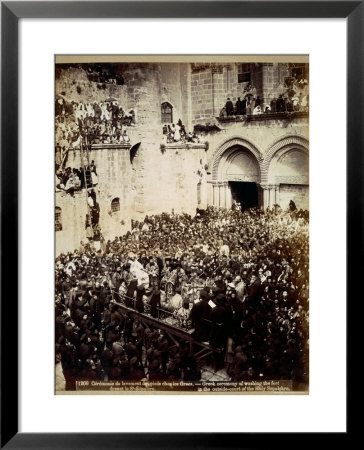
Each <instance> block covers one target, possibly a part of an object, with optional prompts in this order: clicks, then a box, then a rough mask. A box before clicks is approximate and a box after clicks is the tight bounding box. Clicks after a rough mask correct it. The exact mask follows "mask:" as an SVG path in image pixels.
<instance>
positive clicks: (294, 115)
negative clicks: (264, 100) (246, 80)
mask: <svg viewBox="0 0 364 450" xmlns="http://www.w3.org/2000/svg"><path fill="white" fill-rule="evenodd" d="M308 116H309V113H308V111H284V112H275V113H263V114H249V115H246V116H220V117H216V120H218V121H219V122H220V123H236V122H260V121H267V120H289V121H290V120H294V119H301V118H302V119H303V118H308Z"/></svg>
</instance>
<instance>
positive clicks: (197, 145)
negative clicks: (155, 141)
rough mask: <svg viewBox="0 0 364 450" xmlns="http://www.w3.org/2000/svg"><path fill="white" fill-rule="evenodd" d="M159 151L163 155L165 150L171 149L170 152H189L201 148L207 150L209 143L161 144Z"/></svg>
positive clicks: (180, 142)
mask: <svg viewBox="0 0 364 450" xmlns="http://www.w3.org/2000/svg"><path fill="white" fill-rule="evenodd" d="M160 147H161V151H162V153H164V152H165V151H166V150H167V149H171V150H191V149H196V148H202V149H204V150H208V148H209V143H208V142H207V141H206V142H200V143H197V142H182V141H179V142H169V143H164V142H163V143H162V144H161V146H160Z"/></svg>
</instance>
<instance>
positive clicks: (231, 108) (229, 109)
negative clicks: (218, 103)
mask: <svg viewBox="0 0 364 450" xmlns="http://www.w3.org/2000/svg"><path fill="white" fill-rule="evenodd" d="M225 109H226V114H227V115H228V116H232V115H233V114H234V105H233V102H232V101H231V100H230V98H228V99H227V102H226V104H225Z"/></svg>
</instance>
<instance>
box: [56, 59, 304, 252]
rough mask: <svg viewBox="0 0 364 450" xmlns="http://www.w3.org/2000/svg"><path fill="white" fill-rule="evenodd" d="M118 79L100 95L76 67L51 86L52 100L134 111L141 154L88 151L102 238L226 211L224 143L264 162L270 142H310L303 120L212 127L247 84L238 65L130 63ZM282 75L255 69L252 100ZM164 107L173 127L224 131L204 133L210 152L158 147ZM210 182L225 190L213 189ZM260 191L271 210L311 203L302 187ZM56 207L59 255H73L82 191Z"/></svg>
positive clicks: (81, 235)
mask: <svg viewBox="0 0 364 450" xmlns="http://www.w3.org/2000/svg"><path fill="white" fill-rule="evenodd" d="M273 69H274V70H273ZM122 74H123V78H124V81H125V84H124V85H114V84H110V83H105V89H103V88H101V89H100V83H96V82H93V81H89V80H88V77H87V74H86V72H85V71H84V70H82V69H80V68H72V69H64V70H62V71H61V74H60V77H59V78H58V79H57V80H56V93H58V94H59V93H63V95H65V96H66V98H68V99H71V100H74V101H83V102H93V101H104V100H105V99H106V98H107V97H108V96H113V97H115V98H117V99H118V101H119V104H120V105H121V106H123V108H124V109H125V110H130V109H133V110H134V111H135V115H136V123H135V126H131V127H128V135H129V137H130V144H131V147H132V148H134V149H136V147H138V148H137V150H136V151H135V152H133V154H134V157H133V158H132V159H131V156H130V148H128V147H125V146H122V145H116V146H115V145H106V144H103V145H99V146H93V147H92V149H91V151H90V160H94V161H95V164H96V167H97V172H98V178H99V184H98V186H97V188H96V194H97V198H98V201H99V203H100V226H101V230H102V233H103V235H104V237H105V238H106V239H113V238H114V237H115V236H118V235H120V234H122V233H124V232H125V231H127V230H128V229H129V228H130V220H131V219H142V218H143V217H144V216H145V215H146V214H149V215H151V214H159V213H161V212H164V211H166V212H170V211H172V210H174V211H175V212H176V213H177V212H187V213H189V214H194V213H195V211H196V207H197V206H198V207H200V208H205V207H206V206H207V205H208V204H214V201H216V198H218V199H219V202H221V205H222V206H224V207H230V206H231V198H230V197H231V196H229V187H228V185H227V183H226V180H225V182H224V181H223V180H216V179H213V174H212V172H213V165H214V163H215V162H216V160H217V159H218V156H219V152H221V149H222V148H225V147H224V145H225V146H226V149H227V148H228V145H229V144H228V143H229V142H234V140H238V141H239V143H240V144H241V145H243V146H244V148H247V149H248V151H251V152H253V153H252V154H254V155H255V157H257V158H258V159H259V158H261V159H264V158H265V157H266V155H267V154H268V152H269V151H270V149H271V148H272V146H273V145H274V143H275V142H277V141H279V140H281V139H284V138H285V137H290V136H295V137H302V138H304V139H308V117H297V118H293V119H287V118H274V117H270V118H269V119H264V120H254V121H251V122H248V121H239V122H238V121H217V120H216V116H218V114H219V112H220V109H221V108H222V107H223V106H224V105H225V102H226V97H227V96H230V97H231V98H232V100H233V101H236V99H237V97H238V96H241V95H242V90H243V88H244V86H243V85H244V83H238V65H237V64H230V65H219V66H216V65H215V67H213V68H212V67H211V66H209V67H208V68H206V67H200V68H196V67H195V68H194V69H193V70H191V65H190V64H165V63H163V64H134V63H133V64H125V65H124V66H123V72H122ZM284 76H286V73H284V71H283V69H282V71H281V72H277V70H276V68H274V67H273V66H270V65H258V66H256V70H255V71H254V72H252V77H253V83H254V85H255V86H256V87H257V95H261V96H263V95H264V96H269V95H271V93H272V89H273V87H274V86H275V84H276V82H277V77H278V80H279V79H281V78H282V77H284ZM78 86H79V87H80V88H81V89H77V87H78ZM165 101H168V102H169V103H171V104H172V106H173V121H174V122H175V123H176V122H177V121H178V119H179V118H180V119H181V120H182V122H183V123H184V124H185V125H186V128H187V130H191V129H192V125H193V124H197V123H200V124H205V123H206V122H208V121H210V120H211V123H212V122H213V121H214V122H215V123H217V124H218V126H219V127H220V130H221V131H217V132H209V133H202V134H201V136H200V137H201V142H205V141H207V142H208V145H207V146H205V145H196V144H188V145H187V144H185V145H182V144H171V145H170V144H167V145H166V144H163V142H164V141H163V135H162V126H163V124H162V119H161V103H162V102H165ZM254 152H255V153H254ZM221 156H222V155H220V157H221ZM66 165H67V166H70V167H78V168H79V167H80V166H81V159H80V152H79V150H75V151H71V152H70V153H69V158H68V161H67V163H66ZM237 167H240V166H239V164H237ZM227 173H228V174H229V173H230V172H227ZM215 181H221V182H222V184H221V185H218V186H215V188H213V186H212V182H215ZM261 181H262V180H261ZM265 181H267V180H265ZM282 184H283V183H282ZM286 184H287V183H286ZM198 185H199V187H198ZM288 185H289V183H288ZM295 186H297V185H295ZM295 189H296V190H295ZM198 190H199V194H198ZM265 191H266V193H265V194H264V195H265V197H264V198H268V199H269V200H268V202H269V203H272V202H273V201H275V200H277V199H278V198H279V199H281V201H282V202H286V201H287V198H288V196H289V195H293V194H294V195H295V198H297V206H299V207H300V205H305V204H308V191H307V187H306V186H304V187H302V189H301V188H300V187H297V188H295V187H289V186H288V187H287V186H283V187H282V189H281V190H280V191H279V189H278V188H277V186H275V187H272V188H269V189H268V188H267V189H266V190H265ZM260 195H261V197H262V198H263V194H260ZM114 198H119V199H120V212H115V213H113V212H111V201H112V200H113V199H114ZM198 198H199V199H200V203H199V204H198ZM214 199H215V200H214ZM288 201H289V200H288ZM294 201H295V200H294ZM56 206H58V207H60V208H61V209H62V223H63V229H62V231H58V232H57V233H56V237H57V239H56V251H57V254H58V253H59V252H61V251H70V250H73V249H74V248H77V247H78V246H79V243H80V241H81V240H85V218H86V213H87V204H86V195H85V192H83V193H76V194H75V197H74V198H72V197H70V196H69V195H67V196H62V195H61V194H60V193H57V194H56Z"/></svg>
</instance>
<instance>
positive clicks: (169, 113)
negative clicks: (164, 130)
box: [161, 102, 173, 123]
mask: <svg viewBox="0 0 364 450" xmlns="http://www.w3.org/2000/svg"><path fill="white" fill-rule="evenodd" d="M161 110H162V123H173V106H172V105H171V104H170V103H168V102H164V103H162V106H161Z"/></svg>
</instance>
